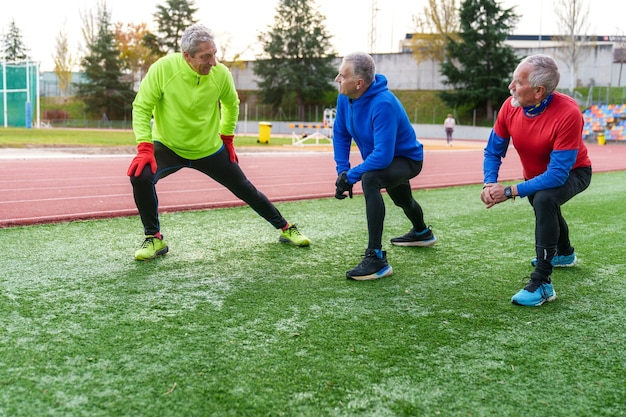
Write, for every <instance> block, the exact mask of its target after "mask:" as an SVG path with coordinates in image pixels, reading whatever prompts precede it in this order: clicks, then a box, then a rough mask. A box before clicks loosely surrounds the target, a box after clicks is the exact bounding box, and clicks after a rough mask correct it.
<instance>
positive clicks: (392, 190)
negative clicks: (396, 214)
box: [361, 157, 426, 249]
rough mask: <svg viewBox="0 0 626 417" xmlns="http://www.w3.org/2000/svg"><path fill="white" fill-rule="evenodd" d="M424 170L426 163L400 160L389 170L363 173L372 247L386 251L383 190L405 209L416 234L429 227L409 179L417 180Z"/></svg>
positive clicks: (395, 159)
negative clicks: (384, 243)
mask: <svg viewBox="0 0 626 417" xmlns="http://www.w3.org/2000/svg"><path fill="white" fill-rule="evenodd" d="M421 171H422V161H414V160H412V159H408V158H403V157H397V158H394V159H393V161H391V164H390V165H389V166H388V167H387V168H385V169H381V170H376V171H368V172H366V173H365V174H363V176H362V177H361V182H362V184H361V185H362V187H363V194H364V195H365V212H366V217H367V231H368V234H369V242H368V248H371V249H381V248H382V235H383V224H384V221H385V203H384V201H383V196H382V194H381V192H380V190H381V189H383V188H386V189H387V194H388V195H389V197H390V198H391V200H393V202H394V204H395V205H396V206H398V207H400V208H402V210H403V211H404V214H405V215H406V216H407V217H408V219H409V220H410V221H411V224H412V225H413V228H414V229H415V230H416V231H418V232H420V231H422V230H424V229H425V228H426V224H425V223H424V212H423V211H422V208H421V207H420V205H419V203H418V202H417V201H415V199H414V198H413V193H412V191H411V184H410V183H409V180H410V179H411V178H414V177H416V176H417V175H418V174H419V173H420V172H421Z"/></svg>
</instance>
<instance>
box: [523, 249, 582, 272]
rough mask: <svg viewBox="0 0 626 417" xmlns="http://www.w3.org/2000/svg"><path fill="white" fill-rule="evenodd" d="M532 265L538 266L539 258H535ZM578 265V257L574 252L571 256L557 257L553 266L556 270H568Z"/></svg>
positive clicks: (553, 259) (553, 261) (553, 260)
mask: <svg viewBox="0 0 626 417" xmlns="http://www.w3.org/2000/svg"><path fill="white" fill-rule="evenodd" d="M530 263H531V264H532V265H533V266H537V258H533V260H532V261H530ZM577 263H578V258H577V257H576V252H572V254H571V255H555V256H554V258H552V266H553V267H555V268H568V267H570V266H574V265H576V264H577Z"/></svg>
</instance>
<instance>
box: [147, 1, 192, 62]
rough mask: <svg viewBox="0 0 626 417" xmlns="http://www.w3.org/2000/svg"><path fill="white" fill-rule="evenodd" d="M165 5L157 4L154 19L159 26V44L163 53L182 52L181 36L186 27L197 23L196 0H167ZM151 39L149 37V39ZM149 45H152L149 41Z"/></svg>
mask: <svg viewBox="0 0 626 417" xmlns="http://www.w3.org/2000/svg"><path fill="white" fill-rule="evenodd" d="M165 4H166V5H165V6H163V5H157V11H156V13H155V14H154V21H155V22H156V24H157V26H158V31H157V32H158V33H159V34H160V35H161V36H160V37H159V38H158V44H159V46H160V50H161V51H162V55H165V54H167V53H168V52H180V37H181V36H182V34H183V32H184V31H185V29H187V28H188V27H189V26H191V25H193V24H194V23H197V20H196V19H194V17H193V15H194V14H195V13H196V12H197V11H198V9H197V8H196V7H194V6H195V4H194V0H166V2H165ZM149 40H150V39H148V41H149ZM147 45H150V44H149V43H147Z"/></svg>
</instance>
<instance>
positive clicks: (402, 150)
mask: <svg viewBox="0 0 626 417" xmlns="http://www.w3.org/2000/svg"><path fill="white" fill-rule="evenodd" d="M353 139H354V142H355V143H356V145H357V147H358V148H359V151H360V152H361V157H362V158H363V162H362V163H361V164H359V165H357V166H355V167H353V168H350V146H351V145H352V140H353ZM333 148H334V151H335V163H336V164H337V174H341V173H342V172H344V171H347V172H348V174H347V176H348V181H349V182H350V183H351V184H354V183H356V182H358V181H360V180H361V176H362V175H363V174H364V173H365V172H368V171H374V170H380V169H385V168H387V167H388V166H389V164H391V161H392V160H393V158H395V157H398V156H402V157H405V158H409V159H413V160H415V161H422V160H423V159H424V149H423V146H422V144H421V143H420V142H419V141H418V140H417V137H416V135H415V130H414V129H413V126H412V125H411V122H410V120H409V117H408V116H407V114H406V111H405V110H404V107H403V106H402V103H400V101H399V100H398V98H397V97H396V96H395V95H394V94H393V93H392V92H391V91H389V88H387V78H385V76H384V75H382V74H376V76H375V79H374V82H373V83H372V85H370V86H369V88H368V89H367V91H366V92H365V93H364V94H363V95H362V96H361V97H359V98H357V99H354V100H353V99H350V98H349V97H347V96H345V95H343V94H339V97H337V114H336V116H335V123H334V125H333Z"/></svg>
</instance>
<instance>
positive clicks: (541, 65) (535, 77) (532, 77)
mask: <svg viewBox="0 0 626 417" xmlns="http://www.w3.org/2000/svg"><path fill="white" fill-rule="evenodd" d="M521 63H522V64H530V65H532V66H533V69H532V71H530V73H529V74H528V82H529V83H530V85H531V87H539V86H543V87H545V89H546V97H547V96H548V95H550V94H552V93H554V90H556V87H557V86H558V85H559V80H560V79H561V75H560V74H559V67H558V66H557V65H556V62H555V61H554V59H553V58H552V57H551V56H549V55H542V54H537V55H530V56H528V57H526V58H525V59H524V60H523V61H522V62H521Z"/></svg>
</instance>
